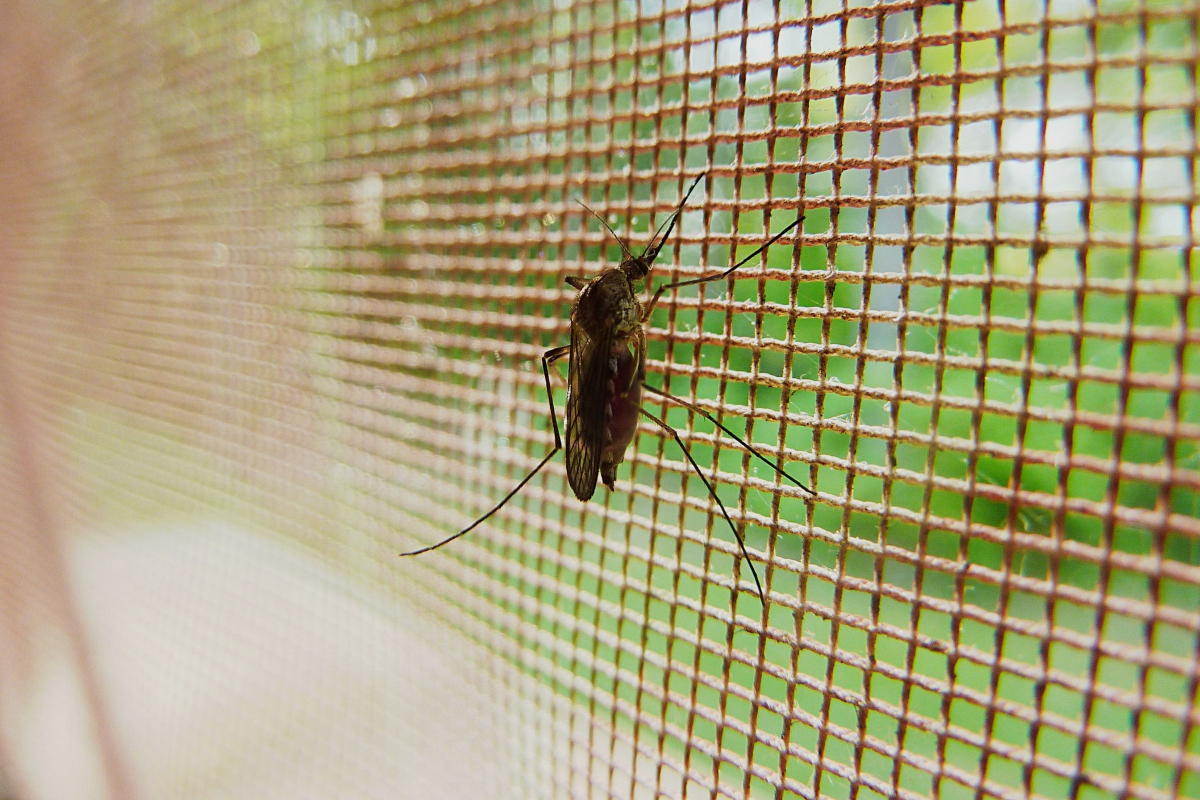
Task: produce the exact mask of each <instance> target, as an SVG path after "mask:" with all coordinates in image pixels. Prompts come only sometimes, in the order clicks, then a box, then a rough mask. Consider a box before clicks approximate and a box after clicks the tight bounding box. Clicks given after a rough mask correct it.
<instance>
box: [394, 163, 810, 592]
mask: <svg viewBox="0 0 1200 800" xmlns="http://www.w3.org/2000/svg"><path fill="white" fill-rule="evenodd" d="M703 178H704V173H701V174H700V175H699V176H698V177H697V178H696V180H695V181H693V182H692V185H691V187H689V188H688V190H687V192H686V193H685V194H684V196H683V200H681V201H680V203H679V205H678V206H677V207H676V209H675V211H674V212H672V213H671V215H670V216H669V217H668V218H667V219H666V220H665V221H664V222H663V224H662V225H660V226H659V228H658V230H657V231H655V232H654V236H653V238H651V240H650V243H649V244H648V245H646V249H645V250H643V251H642V253H641V255H633V254H632V253H631V252H630V251H629V248H628V247H627V246H626V245H625V242H623V241H622V240H621V237H620V236H617V234H616V232H615V231H613V229H612V228H611V227H609V225H608V223H607V222H605V220H604V218H603V217H601V216H600V215H599V214H597V213H596V212H595V211H592V210H591V209H590V208H588V207H587V206H586V205H584V204H583V202H582V201H580V203H579V204H580V205H583V207H584V208H585V209H586V210H587V211H588V212H589V213H591V214H592V216H594V217H596V219H598V220H600V223H601V224H602V225H604V227H605V229H607V230H608V232H609V233H610V234H612V237H613V238H614V239H616V240H617V244H619V245H620V246H621V253H622V260H621V263H620V265H619V266H616V267H608V268H606V269H605V270H603V271H602V272H601V273H600V274H599V275H597V276H596V277H594V278H591V279H584V278H576V277H568V278H567V279H566V282H567V283H568V284H569V285H571V286H572V287H574V288H575V289H578V290H579V294H578V295H576V297H575V302H574V303H573V305H572V306H571V326H570V332H571V343H570V344H568V345H565V346H562V347H554V348H551V349H550V350H547V351H546V352H545V353H543V354H542V375H543V376H544V378H545V380H546V395H547V398H548V399H549V405H550V424H551V426H552V428H553V430H554V447H553V448H551V449H550V452H548V453H547V454H546V456H545V458H543V459H542V460H541V461H540V462H539V463H538V465H537V466H536V467H534V468H533V470H532V471H530V473H529V474H528V475H526V476H525V478H524V479H523V480H522V481H521V482H520V483H518V484H517V485H516V487H515V488H513V490H512V491H511V492H509V493H508V494H507V495H505V497H504V499H503V500H501V501H500V502H499V503H497V504H496V505H495V506H493V507H492V509H491V510H490V511H488V512H487V513H486V514H484V515H483V516H482V517H480V518H479V519H477V520H475V521H474V522H472V523H471V524H470V525H468V526H467V527H466V528H463V529H462V530H461V531H459V532H458V533H456V534H454V535H453V536H450V537H447V538H446V539H443V540H442V541H440V542H438V543H436V544H432V545H429V546H428V547H422V548H420V549H419V550H413V551H411V552H408V553H401V555H402V556H416V555H420V554H422V553H428V552H429V551H430V550H436V549H437V548H439V547H442V546H443V545H447V544H449V543H450V542H453V541H454V540H455V539H458V538H459V537H461V536H465V535H466V534H468V533H470V532H471V531H472V530H474V529H475V528H476V527H478V526H479V525H481V524H482V523H483V522H484V521H486V520H487V519H488V518H489V517H491V516H492V515H493V514H495V513H496V512H497V511H499V510H500V509H501V508H503V507H504V505H505V504H506V503H507V502H508V501H509V500H511V499H512V498H513V497H514V496H515V495H516V494H517V492H519V491H521V489H522V488H523V487H524V486H525V484H527V483H529V481H531V480H532V479H533V477H534V476H535V475H537V474H538V472H540V471H541V469H542V467H544V466H546V464H547V462H549V461H550V459H551V458H553V457H554V455H555V454H556V453H558V451H559V450H561V449H563V438H562V437H561V436H560V434H559V428H558V416H557V414H556V413H555V409H554V391H553V389H552V388H551V386H550V365H551V364H553V363H554V362H555V361H557V360H558V359H560V358H563V357H564V356H565V357H566V358H567V359H568V360H569V361H568V367H567V414H566V427H567V430H566V437H565V438H566V451H567V456H566V459H567V482H568V483H569V484H570V486H571V491H572V492H574V493H575V496H576V497H577V498H579V499H580V500H583V501H587V500H589V499H591V497H592V495H593V494H594V493H595V491H596V479H597V477H598V478H599V479H600V480H601V481H602V482H603V483H604V485H605V486H606V487H608V488H609V489H610V490H612V489H614V488H615V487H614V482H615V481H616V477H617V465H619V464H620V463H621V462H622V461H624V460H625V451H626V449H628V447H629V444H630V443H631V442H632V441H633V437H634V434H635V433H636V432H637V420H638V415H639V414H641V415H642V416H644V417H646V418H647V419H649V420H650V421H651V422H653V423H654V424H655V425H657V426H658V427H659V428H661V429H662V430H663V432H665V433H666V434H668V435H670V436H671V438H673V439H674V440H675V442H676V443H677V444H678V445H679V447H680V449H681V450H683V454H684V456H685V457H686V458H687V460H688V463H689V464H691V465H692V469H694V470H695V471H696V474H697V475H698V476H700V480H701V481H703V482H704V486H705V488H707V489H708V493H709V495H710V496H711V497H712V499H713V500H714V501H715V502H716V504H717V507H718V508H720V509H721V515H722V516H723V517H725V521H726V522H727V523H729V528H730V530H732V531H733V535H734V538H736V539H737V543H738V546H739V547H740V548H741V552H742V556H743V557H744V558H745V559H746V563H747V564H748V565H749V567H750V574H751V575H753V576H754V584H755V586H756V587H757V588H758V596H759V599H760V600H762V602H763V603H764V604H765V603H766V595H765V593H764V592H763V588H762V582H761V581H759V579H758V571H757V570H756V569H755V568H754V562H753V561H752V560H751V558H750V553H749V552H747V550H746V543H745V541H744V540H743V538H742V535H741V533H740V532H739V531H738V527H737V526H736V525H734V524H733V519H732V518H730V516H729V512H728V511H727V510H726V509H725V504H724V503H722V502H721V498H720V497H718V496H717V493H716V491H715V490H714V489H713V485H712V483H711V481H709V479H708V478H707V477H706V476H705V474H704V472H703V471H702V470H701V469H700V465H699V464H697V463H696V460H695V459H694V458H692V454H691V452H689V451H688V448H687V445H685V444H684V442H683V439H682V438H680V436H679V432H678V431H676V430H675V429H674V428H672V427H671V426H670V425H668V424H667V423H666V421H665V420H663V419H661V418H659V417H657V416H655V415H654V414H652V413H651V412H649V411H648V410H646V409H645V408H643V407H642V393H643V391H645V392H648V393H650V394H652V395H655V396H656V397H661V398H663V399H664V400H667V401H669V402H672V403H675V404H678V405H680V406H682V407H684V408H687V409H690V410H691V411H693V412H694V413H696V414H699V415H700V416H702V417H704V418H705V419H707V420H708V421H709V422H711V423H712V424H713V425H715V426H716V427H718V428H720V429H721V431H723V432H724V433H725V434H726V435H728V436H729V437H730V438H732V439H733V440H734V441H735V442H737V443H738V444H739V445H741V446H742V447H743V448H745V449H746V450H747V451H748V452H749V453H750V454H751V455H752V456H754V457H755V458H757V459H758V460H759V461H761V462H763V463H764V464H766V465H767V466H768V467H770V468H771V469H772V470H774V471H775V472H776V473H778V474H779V475H781V476H782V477H784V478H786V479H787V480H788V481H790V482H791V483H793V484H795V485H796V486H797V487H799V488H800V489H802V490H803V491H804V492H805V493H806V494H808V495H809V496H810V497H815V496H816V494H815V492H813V491H812V490H811V489H809V488H808V487H807V486H805V485H804V484H803V483H801V482H800V481H798V480H796V479H795V478H793V477H792V476H791V475H789V474H788V473H787V472H786V471H784V470H783V469H781V468H779V467H778V466H776V465H775V464H774V463H772V462H771V461H770V460H769V459H767V458H766V457H765V456H763V455H762V454H761V453H759V452H758V451H757V450H756V449H754V447H752V446H751V445H750V444H749V443H747V442H746V441H745V440H744V439H742V438H741V437H740V436H738V435H737V434H736V433H734V432H733V431H731V430H730V429H729V428H727V427H726V426H725V425H723V424H722V423H721V422H719V421H718V420H717V418H716V417H714V416H713V415H712V414H710V413H709V412H708V411H706V410H704V409H703V408H701V407H700V406H698V405H696V404H695V403H691V402H688V401H687V400H684V399H682V398H679V397H675V396H674V395H671V394H668V393H667V392H665V391H663V390H661V389H656V388H655V387H653V386H651V385H650V384H648V383H646V325H647V323H648V322H649V320H650V314H651V313H652V312H653V311H654V307H655V306H656V305H657V304H658V301H659V298H661V297H662V296H663V294H664V293H665V292H668V291H670V290H672V289H679V288H683V287H685V286H696V285H698V284H702V283H709V282H711V281H719V280H721V279H723V278H728V277H729V276H730V275H732V274H733V273H734V272H735V271H737V270H738V269H740V268H741V267H743V266H745V265H746V264H748V263H750V262H751V261H753V260H754V259H755V258H757V257H758V256H759V255H760V254H761V253H762V252H763V251H764V250H766V249H767V248H768V247H770V246H771V245H772V244H774V243H775V242H777V241H778V240H779V239H781V238H782V237H783V236H785V235H786V234H787V233H788V232H789V231H791V230H792V229H793V228H795V227H796V226H797V225H799V224H800V221H801V220H802V219H803V217H801V218H799V219H797V220H796V221H795V222H792V223H791V224H789V225H788V226H787V227H786V228H784V229H783V230H781V231H780V232H779V233H777V234H775V235H774V236H772V237H771V238H770V239H768V240H767V242H766V243H765V244H763V245H762V246H761V247H759V248H758V249H756V250H755V251H754V252H753V253H751V254H750V255H748V256H746V257H745V258H743V259H742V260H741V261H739V262H737V263H736V264H734V265H733V266H732V267H730V268H728V269H726V270H724V271H722V272H718V273H715V274H713V275H706V276H703V277H699V278H690V279H688V280H682V281H674V282H672V283H664V284H662V285H661V286H659V287H658V289H657V290H656V291H655V292H654V295H653V297H651V299H650V302H649V303H647V304H646V305H645V306H643V305H642V304H641V303H640V302H639V301H638V292H637V291H636V289H635V284H636V283H638V282H640V281H644V280H646V278H647V277H648V275H649V274H650V268H651V267H652V266H653V265H654V260H655V259H656V258H658V254H659V252H660V251H661V250H662V248H663V245H664V244H665V243H666V241H667V239H668V237H670V235H671V232H672V231H673V230H674V228H675V223H676V222H677V221H678V219H679V215H680V214H681V213H682V211H683V207H684V205H685V204H686V203H687V201H688V198H689V197H691V194H692V191H693V190H694V189H695V188H696V186H697V185H698V184H699V183H700V181H701V180H702V179H703Z"/></svg>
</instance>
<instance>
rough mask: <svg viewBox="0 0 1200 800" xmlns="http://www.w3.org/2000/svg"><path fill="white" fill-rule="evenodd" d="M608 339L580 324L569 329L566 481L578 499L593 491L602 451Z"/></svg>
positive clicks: (606, 396) (607, 369)
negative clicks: (569, 356)
mask: <svg viewBox="0 0 1200 800" xmlns="http://www.w3.org/2000/svg"><path fill="white" fill-rule="evenodd" d="M610 349H611V348H610V346H609V336H608V335H602V336H600V337H598V338H592V337H591V336H588V334H587V333H585V332H584V331H583V327H582V326H581V325H578V324H576V325H572V326H571V364H570V368H569V370H568V380H567V481H568V482H569V483H570V484H571V491H573V492H574V493H575V496H576V497H578V498H579V499H580V500H588V499H590V498H591V496H592V494H593V493H594V492H595V491H596V475H597V474H598V473H599V471H600V455H601V453H602V452H603V451H604V429H605V426H606V420H605V416H604V409H605V407H606V406H607V405H608V393H609V390H608V381H609V377H610V373H611V370H610V369H609V366H608V358H609V350H610Z"/></svg>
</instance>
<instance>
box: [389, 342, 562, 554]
mask: <svg viewBox="0 0 1200 800" xmlns="http://www.w3.org/2000/svg"><path fill="white" fill-rule="evenodd" d="M570 351H571V347H570V345H564V346H563V347H555V348H553V349H550V350H547V351H546V352H545V353H543V354H542V375H543V376H545V378H546V397H547V398H549V400H550V424H551V425H552V426H553V428H554V447H553V448H551V449H550V452H549V453H546V457H545V458H543V459H542V460H541V461H540V462H538V465H537V466H536V467H534V468H533V470H532V471H531V472H530V473H529V474H528V475H526V476H525V478H524V479H523V480H522V481H521V482H520V483H518V484H517V485H516V487H515V488H514V489H513V490H512V491H511V492H509V493H508V494H506V495H505V496H504V499H503V500H501V501H500V502H499V503H497V504H496V505H494V506H492V510H491V511H489V512H487V513H486V514H484V515H483V516H482V517H480V518H479V519H477V520H475V521H474V522H472V523H471V524H470V525H468V526H467V527H465V528H463V529H462V530H461V531H459V532H458V533H456V534H454V535H453V536H450V537H447V538H445V539H442V540H441V541H440V542H438V543H437V544H431V545H429V546H428V547H422V548H421V549H419V550H411V551H409V552H407V553H401V554H400V555H401V556H419V555H421V554H422V553H428V552H429V551H430V550H437V549H438V548H439V547H441V546H442V545H447V544H450V543H451V542H453V541H454V540H455V539H457V538H459V537H460V536H466V535H467V534H468V533H470V532H471V531H473V530H475V528H477V527H478V526H479V525H481V524H482V523H483V522H484V520H486V519H487V518H488V517H490V516H491V515H492V514H495V513H496V512H497V511H499V510H500V509H502V508H504V505H505V503H507V502H508V501H509V500H512V499H513V495H515V494H516V493H517V492H519V491H521V489H522V488H523V487H524V486H525V484H527V483H529V482H530V481H531V480H533V476H534V475H537V474H538V472H540V471H541V469H542V467H544V466H546V462H548V461H549V460H550V459H551V458H553V457H554V454H555V453H557V452H558V451H559V450H561V449H562V439H561V438H560V436H559V433H558V416H557V415H556V414H555V413H554V392H552V391H551V390H550V364H551V362H553V361H557V360H558V359H560V358H562V357H563V356H565V355H566V354H567V353H569V352H570Z"/></svg>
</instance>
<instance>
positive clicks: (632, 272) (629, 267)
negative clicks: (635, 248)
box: [621, 250, 658, 281]
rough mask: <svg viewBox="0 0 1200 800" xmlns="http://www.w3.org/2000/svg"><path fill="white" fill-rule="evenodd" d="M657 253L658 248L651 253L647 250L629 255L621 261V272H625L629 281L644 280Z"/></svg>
mask: <svg viewBox="0 0 1200 800" xmlns="http://www.w3.org/2000/svg"><path fill="white" fill-rule="evenodd" d="M657 255H658V250H655V251H654V252H653V253H651V252H650V251H649V250H647V251H646V252H645V253H642V254H641V255H640V256H630V257H629V258H627V259H625V260H624V261H622V262H621V272H624V273H625V277H627V278H629V280H630V281H641V280H645V279H646V276H647V275H649V274H650V266H651V265H652V264H653V263H654V257H655V256H657Z"/></svg>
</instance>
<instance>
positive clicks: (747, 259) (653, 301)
mask: <svg viewBox="0 0 1200 800" xmlns="http://www.w3.org/2000/svg"><path fill="white" fill-rule="evenodd" d="M803 219H804V217H800V219H797V220H796V221H795V222H793V223H791V224H790V225H788V226H787V227H786V228H784V229H783V230H781V231H780V232H779V233H777V234H775V235H774V236H772V237H771V238H770V239H768V240H767V242H766V244H764V245H763V246H762V247H759V248H758V249H757V250H755V251H754V252H753V253H751V254H750V255H748V256H746V257H745V258H743V259H742V260H741V261H739V262H738V263H736V264H734V265H733V266H732V267H730V268H729V269H727V270H725V271H724V272H718V273H717V274H715V275H705V276H704V277H701V278H689V279H688V280H686V281H675V282H673V283H664V284H663V285H662V286H659V287H658V290H657V291H656V292H655V293H654V297H653V298H652V299H651V300H650V303H649V304H648V305H647V306H646V310H645V311H643V312H642V321H643V322H645V321H646V320H648V319H650V312H652V311H654V306H655V305H657V304H658V298H660V297H662V295H663V292H666V291H668V290H670V289H680V288H683V287H684V286H695V285H696V284H699V283H708V282H709V281H719V280H721V278H728V277H729V276H730V275H732V274H733V273H734V272H735V271H736V270H739V269H741V268H742V267H744V266H745V265H746V264H748V263H750V262H751V261H752V260H754V259H755V258H757V257H758V254H759V253H761V252H762V251H763V250H766V249H767V248H768V247H770V246H771V245H773V244H775V243H776V242H777V241H779V240H780V239H782V238H783V237H784V235H785V234H786V233H787V232H788V231H790V230H791V229H792V228H794V227H796V226H797V225H799V224H800V222H801V221H802V220H803Z"/></svg>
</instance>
